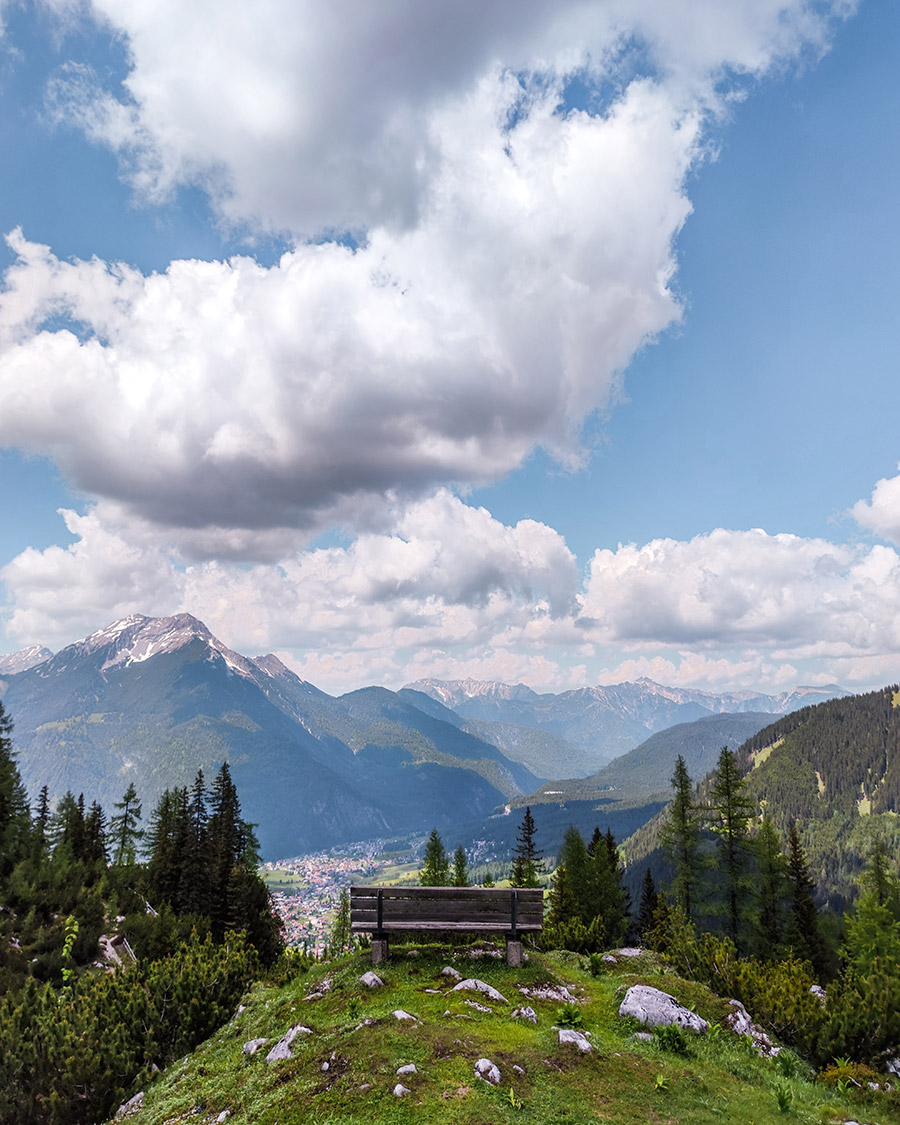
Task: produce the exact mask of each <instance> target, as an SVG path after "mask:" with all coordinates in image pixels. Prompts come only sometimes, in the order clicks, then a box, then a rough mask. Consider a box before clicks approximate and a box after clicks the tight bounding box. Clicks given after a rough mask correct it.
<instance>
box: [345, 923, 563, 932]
mask: <svg viewBox="0 0 900 1125" xmlns="http://www.w3.org/2000/svg"><path fill="white" fill-rule="evenodd" d="M381 928H382V930H383V931H384V932H385V933H402V932H403V931H404V930H405V931H407V932H408V931H410V930H429V931H432V930H458V931H460V932H462V933H470V932H471V933H486V934H499V933H506V932H507V931H509V930H510V929H511V927H510V926H508V925H507V926H499V925H497V924H496V923H495V922H449V921H443V922H429V921H427V920H425V919H422V920H420V921H418V922H416V923H415V924H414V925H413V924H411V923H409V922H385V923H384V924H383V925H382V927H381ZM350 929H351V931H352V932H353V933H355V934H361V933H367V932H369V931H371V930H374V929H375V927H374V925H371V926H370V925H368V924H367V925H360V924H358V923H356V922H351V923H350ZM516 929H517V930H521V931H522V932H527V933H532V932H534V933H537V932H539V931H540V930H541V929H542V924H541V923H528V924H526V925H517V926H516Z"/></svg>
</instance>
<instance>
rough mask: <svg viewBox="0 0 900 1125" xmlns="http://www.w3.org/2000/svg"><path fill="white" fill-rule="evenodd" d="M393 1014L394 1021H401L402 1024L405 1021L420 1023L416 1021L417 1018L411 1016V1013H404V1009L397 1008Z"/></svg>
mask: <svg viewBox="0 0 900 1125" xmlns="http://www.w3.org/2000/svg"><path fill="white" fill-rule="evenodd" d="M391 1014H392V1015H393V1017H394V1019H395V1020H399V1021H400V1022H401V1023H403V1022H404V1021H406V1020H412V1022H413V1023H418V1022H419V1021H418V1020H417V1019H416V1017H415V1016H411V1015H410V1014H409V1012H404V1011H403V1009H402V1008H397V1009H396V1010H395V1011H394V1012H392V1013H391Z"/></svg>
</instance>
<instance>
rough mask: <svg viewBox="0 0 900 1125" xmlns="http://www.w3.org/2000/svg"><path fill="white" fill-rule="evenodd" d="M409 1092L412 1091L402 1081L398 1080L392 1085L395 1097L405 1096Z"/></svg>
mask: <svg viewBox="0 0 900 1125" xmlns="http://www.w3.org/2000/svg"><path fill="white" fill-rule="evenodd" d="M411 1093H412V1090H410V1089H409V1088H408V1087H407V1086H404V1085H403V1083H402V1082H398V1083H397V1085H396V1086H395V1087H394V1097H395V1098H405V1097H406V1095H407V1094H411Z"/></svg>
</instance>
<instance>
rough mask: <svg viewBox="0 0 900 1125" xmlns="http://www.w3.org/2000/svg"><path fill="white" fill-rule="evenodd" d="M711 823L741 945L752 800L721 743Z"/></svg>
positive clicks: (729, 915) (732, 928) (730, 925)
mask: <svg viewBox="0 0 900 1125" xmlns="http://www.w3.org/2000/svg"><path fill="white" fill-rule="evenodd" d="M710 805H711V808H710V812H711V814H712V818H711V822H710V827H711V828H712V831H713V833H714V834H715V836H716V839H717V841H718V845H719V856H720V865H719V870H720V871H721V874H722V879H723V882H724V893H725V919H726V925H727V930H728V935H729V937H730V938H731V940H732V941H733V942H734V944H735V945H736V946H737V947H738V949H740V948H742V946H743V944H744V942H743V925H742V922H743V915H744V902H745V900H746V895H747V892H748V890H749V888H750V886H751V883H750V857H751V847H750V827H749V825H750V817H751V816H752V815H753V812H754V805H753V802H752V801H751V800H750V799H749V797H747V795H746V793H745V792H744V779H743V778H742V777H741V771H740V769H739V768H738V764H737V759H736V758H735V756H734V753H733V751H731V750H729V749H728V747H727V746H723V747H722V751H721V753H720V754H719V761H718V763H717V764H716V773H715V778H714V780H713V784H712V789H711V790H710Z"/></svg>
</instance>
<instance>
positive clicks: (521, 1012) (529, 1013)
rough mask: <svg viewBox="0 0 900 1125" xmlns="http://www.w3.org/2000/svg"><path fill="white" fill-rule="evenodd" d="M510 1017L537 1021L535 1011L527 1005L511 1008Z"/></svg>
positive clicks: (532, 1021)
mask: <svg viewBox="0 0 900 1125" xmlns="http://www.w3.org/2000/svg"><path fill="white" fill-rule="evenodd" d="M512 1018H513V1019H514V1020H527V1021H528V1022H529V1023H537V1012H536V1011H535V1010H534V1008H529V1007H528V1006H527V1005H526V1006H525V1007H522V1008H515V1009H514V1010H513V1014H512Z"/></svg>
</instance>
